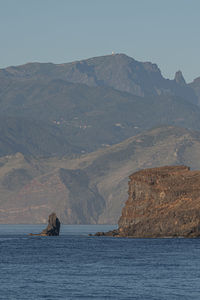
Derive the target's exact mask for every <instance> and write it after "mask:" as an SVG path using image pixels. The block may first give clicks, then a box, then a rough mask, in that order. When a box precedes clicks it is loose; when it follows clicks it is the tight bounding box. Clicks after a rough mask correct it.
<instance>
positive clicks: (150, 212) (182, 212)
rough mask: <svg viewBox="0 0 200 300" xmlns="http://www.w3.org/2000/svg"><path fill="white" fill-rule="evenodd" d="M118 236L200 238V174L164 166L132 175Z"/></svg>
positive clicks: (112, 234) (186, 168)
mask: <svg viewBox="0 0 200 300" xmlns="http://www.w3.org/2000/svg"><path fill="white" fill-rule="evenodd" d="M129 178H130V181H129V191H128V194H129V197H128V200H127V201H126V203H125V206H124V208H123V209H122V215H121V217H120V219H119V222H118V225H119V227H118V229H117V230H114V231H110V232H108V233H97V234H96V235H109V236H118V237H134V238H156V237H187V238H193V237H200V171H191V170H190V168H189V167H186V166H164V167H160V168H152V169H144V170H141V171H138V172H136V173H134V174H132V175H131V176H130V177H129Z"/></svg>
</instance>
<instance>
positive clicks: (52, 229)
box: [30, 213, 60, 236]
mask: <svg viewBox="0 0 200 300" xmlns="http://www.w3.org/2000/svg"><path fill="white" fill-rule="evenodd" d="M59 233H60V221H59V219H58V217H57V216H56V214H55V213H52V214H50V215H49V219H48V225H47V228H46V229H44V230H43V231H42V232H41V233H38V234H32V233H31V234H30V235H40V236H56V235H59Z"/></svg>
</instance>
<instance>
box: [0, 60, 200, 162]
mask: <svg viewBox="0 0 200 300" xmlns="http://www.w3.org/2000/svg"><path fill="white" fill-rule="evenodd" d="M197 90H198V80H197V81H196V83H195V85H194V84H191V85H187V84H186V83H185V80H184V78H183V76H182V73H181V72H177V73H176V75H175V78H174V80H169V79H166V78H164V77H163V76H162V74H161V71H160V70H159V68H158V66H157V65H156V64H152V63H150V62H139V61H136V60H134V59H133V58H131V57H128V56H126V55H124V54H116V55H107V56H102V57H96V58H91V59H88V60H83V61H79V62H73V63H67V64H60V65H55V64H43V63H29V64H26V65H22V66H17V67H9V68H6V69H1V70H0V108H1V110H0V128H1V135H0V146H1V147H0V156H4V155H7V154H15V153H16V152H21V153H22V154H24V155H33V156H47V155H48V156H53V155H54V156H62V155H63V154H64V153H66V154H68V155H71V154H73V153H83V152H84V153H88V152H91V151H95V150H97V149H99V148H103V147H106V146H107V145H113V144H116V143H119V142H122V141H123V140H125V139H127V138H129V137H131V136H133V135H137V134H138V133H141V132H143V131H145V130H149V129H151V128H152V127H155V126H160V125H173V126H178V127H184V128H189V129H194V130H200V123H199V119H200V107H199V105H198V95H197V94H198V93H197Z"/></svg>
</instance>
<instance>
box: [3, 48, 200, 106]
mask: <svg viewBox="0 0 200 300" xmlns="http://www.w3.org/2000/svg"><path fill="white" fill-rule="evenodd" d="M179 72H180V71H179ZM177 76H178V73H177V74H176V75H175V79H174V80H169V79H165V78H164V77H163V76H162V74H161V71H160V69H159V68H158V66H157V65H156V64H153V63H151V62H139V61H136V60H135V59H133V58H131V57H129V56H127V55H125V54H113V55H105V56H100V57H94V58H90V59H85V60H81V61H75V62H72V63H64V64H52V63H28V64H25V65H21V66H17V67H8V68H6V69H2V70H0V79H1V78H2V77H4V78H5V77H7V79H8V78H9V79H18V80H25V79H26V80H28V79H40V80H41V79H47V78H48V79H63V80H66V81H70V82H73V83H83V84H86V85H88V86H105V87H106V86H107V87H112V88H114V89H117V90H120V91H124V92H128V93H131V94H133V95H137V96H141V97H143V96H150V95H154V96H155V95H162V94H163V95H176V96H179V97H183V98H185V99H186V98H187V99H188V100H189V101H190V102H193V103H196V102H197V96H196V94H195V92H194V90H193V89H192V88H191V87H190V86H189V85H187V84H186V83H185V80H184V78H183V76H182V74H181V77H182V79H181V82H180V80H177Z"/></svg>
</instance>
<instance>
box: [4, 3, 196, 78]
mask: <svg viewBox="0 0 200 300" xmlns="http://www.w3.org/2000/svg"><path fill="white" fill-rule="evenodd" d="M199 13H200V0H0V68H5V67H7V66H11V65H20V64H25V63H27V62H36V61H37V62H53V63H65V62H71V61H74V60H81V59H86V58H89V57H95V56H101V55H108V54H111V53H112V52H115V53H125V54H127V55H129V56H131V57H133V58H134V59H136V60H139V61H151V62H153V63H156V64H157V65H158V66H159V68H160V69H161V72H162V74H163V76H164V77H166V78H170V79H172V78H173V77H174V74H175V72H176V71H177V70H181V71H182V72H183V75H184V77H185V79H186V81H187V82H191V81H192V80H193V79H194V78H196V77H199V76H200V59H199V54H200V17H199Z"/></svg>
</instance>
